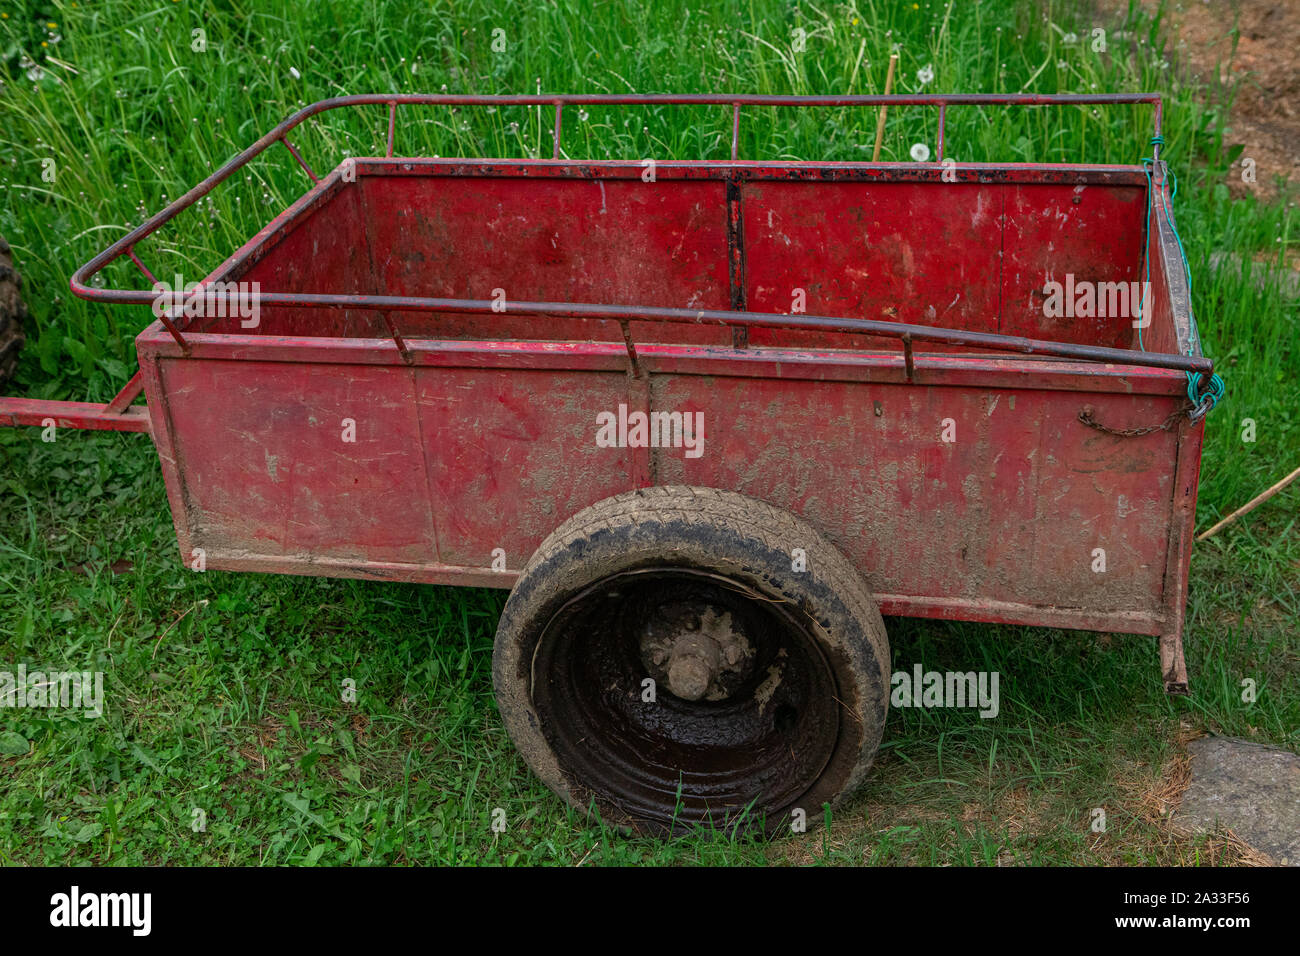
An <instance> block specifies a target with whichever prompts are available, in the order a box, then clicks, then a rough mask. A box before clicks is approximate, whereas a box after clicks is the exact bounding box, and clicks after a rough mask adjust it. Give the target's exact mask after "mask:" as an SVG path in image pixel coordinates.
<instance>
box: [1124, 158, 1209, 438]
mask: <svg viewBox="0 0 1300 956" xmlns="http://www.w3.org/2000/svg"><path fill="white" fill-rule="evenodd" d="M1164 144H1165V138H1164V137H1163V136H1160V135H1158V134H1157V135H1155V136H1152V137H1151V144H1150V145H1152V146H1163V145H1164ZM1154 165H1155V159H1154V158H1152V157H1150V156H1143V157H1142V171H1143V172H1144V173H1145V174H1146V178H1147V195H1148V196H1149V197H1151V198H1150V201H1149V202H1148V203H1147V226H1146V241H1145V243H1144V245H1143V250H1142V258H1143V260H1144V261H1145V263H1146V282H1145V283H1143V285H1142V305H1141V306H1140V307H1139V310H1138V311H1139V314H1140V315H1142V316H1145V315H1146V302H1147V288H1148V287H1149V286H1150V284H1151V207H1152V206H1154V205H1155V203H1156V194H1155V184H1154V183H1153V182H1152V181H1151V169H1152V167H1153V166H1154ZM1169 175H1170V176H1172V177H1173V180H1174V190H1173V193H1172V194H1171V195H1170V196H1169V199H1168V200H1167V201H1166V202H1165V204H1164V207H1163V208H1164V210H1165V212H1166V213H1168V216H1169V228H1170V229H1171V230H1172V231H1173V234H1174V241H1175V242H1177V243H1178V254H1179V255H1180V256H1182V259H1183V272H1184V274H1185V275H1186V276H1187V299H1188V303H1189V304H1190V302H1191V297H1192V268H1191V264H1190V263H1189V262H1188V261H1187V250H1186V249H1184V248H1183V239H1182V236H1180V235H1178V227H1177V226H1176V225H1174V211H1173V209H1172V208H1171V206H1172V203H1173V201H1174V199H1176V198H1177V196H1178V176H1177V175H1175V174H1174V172H1173V171H1172V170H1170V172H1169ZM1188 318H1189V319H1190V320H1191V333H1192V334H1191V337H1190V339H1189V341H1188V343H1187V354H1188V356H1190V355H1191V354H1192V352H1193V351H1194V350H1195V349H1196V347H1197V346H1199V345H1200V344H1201V333H1200V330H1199V329H1197V327H1196V316H1195V314H1193V313H1192V312H1191V311H1190V310H1189V313H1188ZM1138 348H1140V349H1141V350H1142V351H1143V352H1145V351H1146V345H1145V344H1143V342H1142V326H1141V325H1139V326H1138ZM1226 391H1227V386H1226V385H1225V384H1224V382H1223V379H1222V378H1221V377H1220V376H1219V375H1218V374H1217V373H1215V374H1214V375H1211V376H1210V381H1209V384H1207V385H1206V386H1205V389H1204V390H1202V389H1201V376H1200V375H1197V374H1196V373H1195V372H1188V373H1187V400H1188V401H1189V402H1191V403H1192V405H1193V406H1194V408H1195V409H1198V410H1199V409H1204V411H1202V412H1200V415H1199V416H1198V417H1204V416H1205V415H1208V414H1209V413H1210V412H1212V411H1213V410H1214V407H1215V406H1216V405H1218V404H1219V402H1220V401H1221V400H1222V398H1223V396H1224V394H1225V393H1226Z"/></svg>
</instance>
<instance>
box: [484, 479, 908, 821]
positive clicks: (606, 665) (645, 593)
mask: <svg viewBox="0 0 1300 956" xmlns="http://www.w3.org/2000/svg"><path fill="white" fill-rule="evenodd" d="M796 548H798V549H802V551H803V553H804V554H805V555H806V569H800V568H799V567H798V564H799V561H798V556H794V555H793V552H794V549H796ZM492 663H493V667H492V673H493V681H494V683H495V685H496V696H497V703H498V705H499V707H500V710H501V716H502V719H503V720H504V722H505V725H506V728H507V730H508V731H509V732H510V736H511V738H512V739H513V740H514V742H515V745H516V746H517V747H518V748H519V750H520V752H521V753H522V754H523V757H524V759H525V760H526V761H527V762H528V764H529V766H530V767H532V769H533V771H534V772H536V773H537V775H538V776H539V777H541V779H542V780H543V781H544V782H545V783H546V784H547V785H548V786H549V787H550V788H551V789H552V790H554V791H555V792H556V793H558V794H559V795H560V796H562V797H563V798H564V799H565V800H567V801H568V802H569V803H570V804H572V805H573V806H574V807H576V808H578V809H580V810H586V809H589V808H591V807H593V806H594V807H595V808H596V809H597V810H598V811H599V813H600V815H601V817H602V818H603V819H604V820H605V821H606V822H609V823H612V824H615V825H620V826H629V827H632V828H634V829H640V830H644V831H648V832H659V833H662V832H666V831H670V830H672V829H674V827H675V825H678V824H685V825H690V824H697V823H708V824H712V825H717V826H728V827H730V826H735V825H739V826H741V827H743V828H746V829H748V828H751V827H762V828H763V829H765V830H767V831H769V832H774V831H777V830H780V829H782V828H784V827H787V826H790V825H791V823H792V821H797V820H800V819H807V818H813V819H815V818H816V817H817V816H818V815H819V814H821V813H822V805H823V804H825V803H830V804H835V803H836V802H837V801H839V800H840V799H841V798H842V797H844V796H845V795H847V794H848V793H849V792H850V791H852V790H853V789H854V788H855V787H856V786H857V785H858V784H859V783H861V782H862V780H863V778H864V777H865V775H866V772H867V769H868V767H870V765H871V761H872V758H873V757H874V755H875V752H876V748H877V746H878V745H879V743H880V738H881V734H882V731H883V729H884V723H885V714H886V710H887V708H888V704H889V675H888V670H887V668H888V665H889V645H888V641H887V639H886V637H885V628H884V622H883V621H882V620H881V617H880V612H879V610H878V609H877V608H876V605H875V602H874V601H873V600H872V598H871V595H870V593H869V592H868V590H867V586H866V583H865V582H864V581H863V579H862V577H861V576H860V575H859V574H858V572H857V571H856V570H855V569H854V567H853V565H852V564H851V563H850V562H849V560H848V559H847V558H846V557H845V556H844V555H843V554H842V553H841V552H840V551H839V550H838V549H837V548H836V547H835V546H834V545H832V544H831V543H830V542H829V541H827V540H826V538H825V537H824V536H822V535H821V534H820V533H819V532H818V531H816V530H815V529H814V528H813V527H812V526H811V525H810V524H808V523H807V522H806V521H804V520H803V519H802V518H798V517H796V516H795V515H792V514H790V513H789V512H786V511H782V510H780V509H778V508H774V507H772V506H771V505H768V504H766V503H764V502H762V501H758V500H756V499H754V498H749V497H746V496H744V495H740V494H736V493H734V492H729V491H719V490H715V489H711V488H690V487H681V486H670V487H658V488H646V489H642V490H639V491H634V492H628V493H626V494H621V495H617V496H615V497H613V498H607V499H606V500H604V501H601V502H598V503H597V504H595V505H592V506H591V507H590V508H587V509H585V510H583V511H581V512H579V513H578V514H576V515H574V516H573V517H572V518H570V519H569V520H568V521H566V522H565V523H564V524H562V525H561V526H560V527H559V528H557V529H556V530H555V531H554V532H553V533H552V534H551V535H550V536H549V537H548V538H547V539H546V540H545V541H544V542H543V543H542V545H541V546H540V547H539V548H538V549H537V552H536V553H535V554H534V555H533V556H532V558H531V559H530V560H529V562H528V564H527V565H526V566H525V567H524V570H523V572H522V574H521V576H520V578H519V581H518V582H517V583H516V585H515V588H514V590H513V591H512V592H511V594H510V598H509V600H508V601H507V602H506V606H505V609H504V611H503V613H502V616H501V623H500V626H499V627H498V629H497V636H496V644H495V649H494V652H493V662H492ZM799 811H802V815H800V813H799Z"/></svg>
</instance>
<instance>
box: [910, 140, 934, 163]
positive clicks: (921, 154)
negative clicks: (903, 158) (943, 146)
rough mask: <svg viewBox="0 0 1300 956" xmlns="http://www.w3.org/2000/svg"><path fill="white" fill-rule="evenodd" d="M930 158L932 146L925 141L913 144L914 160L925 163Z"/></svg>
mask: <svg viewBox="0 0 1300 956" xmlns="http://www.w3.org/2000/svg"><path fill="white" fill-rule="evenodd" d="M929 158H930V147H929V146H926V145H925V143H915V144H913V146H912V161H913V162H917V163H924V162H926V161H927V160H928V159H929Z"/></svg>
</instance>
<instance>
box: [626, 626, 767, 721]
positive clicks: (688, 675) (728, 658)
mask: <svg viewBox="0 0 1300 956" xmlns="http://www.w3.org/2000/svg"><path fill="white" fill-rule="evenodd" d="M641 661H642V663H643V664H644V665H645V667H646V670H647V671H648V672H649V674H650V676H651V677H653V678H654V679H655V681H656V682H657V683H660V684H664V685H666V686H667V688H668V690H669V692H670V693H672V694H673V695H674V696H676V697H680V698H681V699H682V700H710V701H718V700H726V699H727V698H729V697H730V696H731V695H732V693H733V692H734V690H735V689H736V688H737V687H738V686H739V685H740V684H742V683H743V682H744V680H745V678H747V677H748V676H749V673H750V670H751V668H752V665H753V661H754V645H753V642H752V641H750V639H749V638H748V637H747V636H746V635H745V633H744V631H743V630H742V629H741V627H740V626H739V625H738V624H737V622H736V621H735V619H734V618H733V616H732V614H731V613H730V612H729V611H727V610H725V609H719V608H716V607H712V606H707V605H701V604H682V603H676V604H672V605H668V606H665V607H662V608H658V609H656V610H655V612H654V613H653V614H652V615H651V616H650V617H649V618H647V620H646V621H645V623H644V624H643V625H642V632H641Z"/></svg>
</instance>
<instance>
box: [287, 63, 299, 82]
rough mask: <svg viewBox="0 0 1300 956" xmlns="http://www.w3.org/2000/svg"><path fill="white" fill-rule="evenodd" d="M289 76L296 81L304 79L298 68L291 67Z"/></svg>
mask: <svg viewBox="0 0 1300 956" xmlns="http://www.w3.org/2000/svg"><path fill="white" fill-rule="evenodd" d="M289 75H290V76H292V77H293V78H294V79H295V80H301V79H302V74H301V73H299V72H298V69H297V67H292V66H291V67H289Z"/></svg>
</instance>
